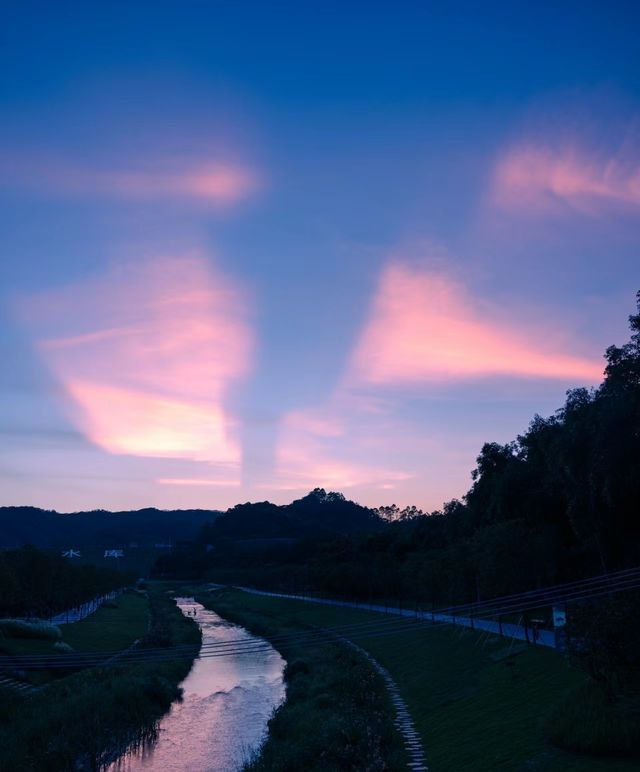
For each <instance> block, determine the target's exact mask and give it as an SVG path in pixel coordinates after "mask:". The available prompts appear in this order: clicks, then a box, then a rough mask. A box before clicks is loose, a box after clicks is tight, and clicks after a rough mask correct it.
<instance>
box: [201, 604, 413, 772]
mask: <svg viewBox="0 0 640 772" xmlns="http://www.w3.org/2000/svg"><path fill="white" fill-rule="evenodd" d="M196 598H197V600H198V601H199V602H200V603H202V604H203V605H204V606H206V607H207V608H210V609H212V610H213V611H215V612H216V613H218V614H220V616H222V617H223V618H225V619H228V620H229V621H230V622H234V623H237V624H240V625H242V626H243V627H245V628H246V629H247V630H249V631H250V632H251V633H253V634H255V635H258V636H261V637H263V638H266V639H267V640H270V639H276V640H278V639H279V641H278V642H276V643H275V644H274V645H276V648H277V649H278V651H280V653H281V654H282V656H283V657H284V658H285V659H286V661H287V667H286V669H285V681H286V684H287V699H286V701H285V702H284V703H283V705H282V706H281V707H280V708H279V709H278V710H277V711H276V713H275V714H274V716H273V718H272V719H271V721H270V723H269V736H268V738H267V740H266V742H265V744H264V746H263V748H262V752H261V753H260V756H259V757H258V758H256V759H255V760H254V761H253V762H252V763H250V764H249V765H248V766H247V767H246V769H247V770H250V772H275V770H281V771H282V770H291V771H293V770H300V769H304V770H305V771H306V770H308V771H309V772H333V770H361V769H367V770H371V772H376V771H378V770H379V771H380V772H382V770H401V769H406V768H407V767H406V761H407V758H406V756H405V751H404V748H403V744H402V738H401V736H400V734H399V732H398V731H397V729H396V727H395V726H394V723H393V719H394V711H393V706H392V704H391V699H390V697H389V694H388V693H387V690H386V687H385V684H384V681H383V679H382V677H381V676H380V674H379V673H377V672H376V671H375V670H374V668H373V667H372V666H371V664H370V663H369V662H367V660H366V659H365V658H364V657H363V656H362V655H360V654H358V653H357V652H355V651H353V650H352V649H350V648H349V647H347V646H345V645H344V644H341V643H339V642H337V641H328V642H326V641H321V642H317V643H316V644H314V645H305V644H304V643H302V642H300V641H296V639H295V637H293V638H289V639H288V640H285V639H280V636H284V635H292V634H297V633H301V632H306V631H308V630H309V626H308V624H306V623H304V622H301V621H296V620H294V619H291V618H289V617H287V616H283V615H280V614H279V613H278V612H277V609H276V610H275V611H273V610H271V609H269V608H268V607H266V606H262V607H261V606H259V605H257V604H255V603H253V602H252V599H250V598H249V596H247V595H246V594H245V593H241V592H239V591H234V590H217V591H214V592H198V593H196Z"/></svg>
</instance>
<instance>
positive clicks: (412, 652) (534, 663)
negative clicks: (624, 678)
mask: <svg viewBox="0 0 640 772" xmlns="http://www.w3.org/2000/svg"><path fill="white" fill-rule="evenodd" d="M209 598H210V602H211V603H212V604H213V605H214V607H216V608H219V609H220V613H221V614H222V615H223V616H227V617H231V618H233V616H234V614H235V613H236V612H237V613H238V615H240V616H241V617H242V618H243V619H245V620H251V619H255V620H260V621H265V622H264V627H263V628H262V630H261V631H259V632H260V634H261V635H263V636H264V637H266V638H272V637H273V636H274V635H277V634H279V633H280V632H282V631H285V630H286V631H288V630H293V629H303V628H306V629H307V630H308V629H309V628H311V627H313V628H314V629H316V630H317V629H318V628H324V629H328V630H329V631H330V632H331V631H332V630H335V631H336V632H338V631H339V632H340V634H341V635H344V636H345V637H348V639H349V640H350V641H352V642H353V643H355V644H357V645H358V646H360V647H361V648H362V649H364V650H365V651H367V652H368V653H369V654H370V655H371V656H372V657H373V658H375V660H376V661H377V662H378V663H379V664H380V665H381V667H383V668H384V669H385V670H386V671H387V672H388V673H389V675H390V677H391V678H392V679H393V681H394V682H395V684H396V685H397V688H398V692H399V695H400V696H401V698H402V699H403V700H404V703H405V705H406V708H407V712H406V713H403V712H402V708H401V709H400V715H401V716H403V715H404V716H405V717H408V716H409V715H410V716H411V718H412V720H413V725H414V727H415V732H416V735H415V739H416V740H420V741H421V743H422V744H423V745H424V748H425V750H426V756H427V759H428V768H429V770H430V772H460V770H473V771H474V772H493V771H494V770H509V771H510V772H511V771H513V770H523V771H524V770H527V772H529V771H530V770H533V771H534V772H536V771H540V772H542V770H544V772H561V771H562V772H612V771H613V772H622V771H623V770H624V772H631V770H636V769H637V763H636V762H637V760H636V759H627V758H618V757H616V756H615V755H614V754H607V753H602V754H600V755H588V754H587V753H583V752H572V751H568V750H564V749H562V748H560V747H557V745H555V744H554V742H553V736H554V731H555V730H557V728H558V727H560V726H561V725H563V722H565V721H567V720H569V719H570V718H571V716H572V715H573V714H574V713H575V709H576V706H577V705H578V703H579V701H580V700H581V699H582V697H581V695H582V694H583V691H582V690H584V688H585V685H586V682H587V679H586V676H585V675H584V673H582V672H581V671H579V670H577V669H575V668H574V667H572V666H571V665H570V664H569V662H568V661H567V660H566V658H565V657H563V656H561V655H560V654H558V653H557V652H556V651H553V650H550V649H546V648H543V647H533V646H527V645H525V644H524V643H521V642H518V641H515V642H514V641H508V640H506V641H505V640H501V639H500V638H499V637H498V636H495V635H492V634H490V633H486V632H484V631H478V630H471V629H469V628H466V627H453V626H451V625H446V624H440V625H439V624H434V625H431V624H428V623H423V622H415V623H414V622H412V621H411V620H409V619H402V618H399V617H395V618H393V617H392V618H390V617H388V616H385V615H383V614H380V613H375V612H370V611H364V610H359V609H353V608H344V607H339V606H328V605H321V604H316V603H306V602H304V601H297V600H290V599H285V598H275V597H269V596H264V595H255V594H249V593H244V592H242V591H240V590H226V591H220V592H219V593H218V600H216V599H215V598H216V593H213V594H211V595H210V596H209ZM348 625H352V626H353V628H352V630H351V631H350V632H347V631H345V630H346V626H348ZM341 627H342V628H343V629H342V630H340V628H341ZM381 628H382V629H384V630H385V632H382V633H381V632H380V630H381ZM387 628H388V629H387ZM274 645H276V646H277V648H280V649H281V650H282V651H283V654H284V656H285V658H286V659H287V661H288V662H291V661H293V660H295V659H299V658H302V657H304V656H306V651H307V649H305V647H304V646H303V645H300V644H297V646H296V652H295V655H294V657H293V658H292V656H291V653H290V652H288V651H286V650H285V649H284V648H282V647H281V646H280V645H279V644H278V643H277V642H275V644H274ZM288 645H290V644H288ZM307 646H308V648H309V649H310V648H312V647H315V648H314V650H315V649H318V650H319V648H320V647H319V646H318V645H317V643H315V642H311V643H310V644H308V645H307ZM325 648H328V645H325ZM318 656H320V653H319V654H318ZM311 666H312V667H313V666H314V665H313V663H312V664H311ZM296 668H297V666H293V667H292V669H291V672H292V673H295V670H296ZM306 677H307V678H308V677H309V676H306ZM292 685H295V678H294V679H293V681H292V682H290V683H289V689H290V697H289V699H288V700H287V702H290V700H291V698H293V701H294V702H296V701H297V700H298V699H299V695H298V693H297V690H296V688H295V686H294V688H293V689H292V688H291V687H292ZM313 699H315V697H312V699H311V701H312V702H313ZM326 699H327V705H328V706H330V707H329V708H328V709H329V710H330V712H331V715H334V714H335V713H336V712H337V710H339V708H336V705H335V703H333V701H332V700H330V699H329V697H327V698H326ZM396 704H397V703H396ZM285 705H286V703H285ZM290 707H291V706H290ZM384 710H386V711H387V715H388V716H393V715H394V712H395V711H394V710H393V703H392V702H391V701H389V700H387V702H386V706H385V707H384ZM305 711H309V714H308V715H307V714H306V713H302V714H298V713H296V712H295V710H290V712H289V714H288V715H289V717H290V720H289V724H288V725H287V731H286V732H283V734H282V737H279V734H278V732H279V731H282V725H280V729H279V728H278V725H277V721H276V722H274V724H273V725H272V726H271V727H270V740H272V739H273V741H274V742H272V748H271V752H273V753H275V750H276V749H275V748H274V747H273V746H274V745H277V743H278V742H280V743H285V742H288V740H287V737H295V736H297V737H304V736H305V734H306V731H307V730H305V728H304V727H305V726H306V724H308V723H309V722H310V721H312V719H314V716H315V719H314V720H315V721H316V722H317V720H318V717H317V713H316V714H314V713H312V712H310V711H311V709H310V708H309V706H308V704H306V703H305ZM338 715H340V714H338ZM285 716H286V711H285V709H284V708H283V710H282V717H285ZM384 728H385V724H384V722H379V723H378V724H377V726H376V729H375V731H380V730H381V729H384ZM586 729H587V730H588V731H589V732H592V733H593V732H595V731H597V729H598V727H596V726H595V725H594V726H591V727H586ZM308 731H309V732H311V734H312V735H313V734H314V733H315V735H317V732H316V730H315V729H313V728H311V727H309V730H308ZM283 738H284V739H283ZM314 739H315V737H314ZM268 745H269V743H267V746H268ZM387 749H388V746H385V752H386V750H387ZM407 766H408V764H407V759H406V754H405V757H404V758H403V759H401V758H400V757H399V756H398V755H396V756H395V761H394V762H392V763H389V762H388V760H387V766H386V767H383V768H386V769H394V770H398V769H404V768H406V767H407ZM298 768H302V767H298ZM316 768H318V767H314V766H313V765H312V766H311V767H310V769H316ZM363 768H365V767H364V766H362V765H361V766H358V765H357V764H354V766H352V767H349V766H348V765H343V766H339V765H335V766H331V765H326V766H325V767H324V769H331V770H332V769H363ZM368 768H375V767H368ZM255 769H259V770H266V769H292V770H293V769H296V767H295V766H290V767H287V766H286V765H284V764H281V765H280V766H278V765H277V764H273V765H271V766H270V765H263V766H257V767H255Z"/></svg>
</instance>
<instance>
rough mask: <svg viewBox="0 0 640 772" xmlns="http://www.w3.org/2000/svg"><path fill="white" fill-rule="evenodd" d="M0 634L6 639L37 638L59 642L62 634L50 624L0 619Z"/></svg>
mask: <svg viewBox="0 0 640 772" xmlns="http://www.w3.org/2000/svg"><path fill="white" fill-rule="evenodd" d="M0 633H1V634H2V635H5V636H6V637H7V638H39V639H42V640H47V641H59V640H60V639H61V638H62V632H61V631H60V628H59V627H58V626H57V625H52V624H51V623H50V622H41V621H38V622H26V621H25V620H23V619H0Z"/></svg>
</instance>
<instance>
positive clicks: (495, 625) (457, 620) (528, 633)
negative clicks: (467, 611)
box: [238, 587, 557, 649]
mask: <svg viewBox="0 0 640 772" xmlns="http://www.w3.org/2000/svg"><path fill="white" fill-rule="evenodd" d="M238 589H239V590H243V591H244V592H251V593H253V594H255V595H269V596H271V597H273V598H288V599H290V600H303V601H307V602H309V603H322V604H324V605H328V606H343V607H346V608H359V609H364V610H365V611H380V612H382V613H383V614H397V615H399V616H404V617H411V618H412V619H423V620H425V621H429V622H445V623H447V624H452V625H459V626H461V627H469V628H473V629H474V630H483V631H485V632H488V633H495V634H496V635H500V634H502V635H503V636H504V637H505V638H510V639H512V640H513V639H515V640H520V641H527V642H528V643H532V644H536V645H539V646H547V647H549V648H551V649H555V648H556V647H557V643H556V633H555V631H553V630H536V629H534V628H532V627H528V628H525V627H524V625H518V624H513V623H511V622H502V624H501V623H500V622H497V621H495V620H494V619H476V618H475V617H473V618H472V617H466V616H453V615H452V614H441V613H438V612H437V611H436V612H431V611H417V610H411V609H403V608H398V607H395V606H381V605H377V604H375V603H355V602H353V601H348V600H332V599H330V598H312V597H311V596H309V595H291V594H287V593H282V592H267V591H266V590H257V589H255V588H254V587H238Z"/></svg>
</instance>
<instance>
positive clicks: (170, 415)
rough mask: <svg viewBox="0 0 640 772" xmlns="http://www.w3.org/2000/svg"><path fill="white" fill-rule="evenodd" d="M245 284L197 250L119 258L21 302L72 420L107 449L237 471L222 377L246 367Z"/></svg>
mask: <svg viewBox="0 0 640 772" xmlns="http://www.w3.org/2000/svg"><path fill="white" fill-rule="evenodd" d="M247 305H248V304H247V301H246V298H245V296H244V293H243V292H242V291H241V290H240V289H239V288H238V287H237V286H236V285H235V284H233V283H232V282H230V281H229V280H228V279H227V278H225V277H223V276H222V275H221V274H219V273H217V272H215V271H213V270H212V269H211V268H210V266H209V265H208V263H207V261H206V260H204V259H202V258H200V257H187V258H180V259H176V258H164V259H157V260H153V261H147V262H143V263H138V264H129V265H121V266H118V267H116V268H114V269H113V270H111V271H110V273H108V274H107V275H106V276H104V277H102V278H99V279H95V280H89V281H86V282H81V283H78V284H75V285H72V286H70V287H67V288H64V289H61V290H54V291H50V292H46V293H42V294H40V295H38V296H35V297H32V298H30V299H29V300H28V301H27V302H25V303H24V304H23V307H22V312H23V316H24V318H25V319H26V320H27V322H28V324H29V325H30V326H31V328H32V330H33V332H34V335H35V336H36V338H37V341H38V347H39V349H40V351H41V352H42V355H43V356H44V357H45V359H46V362H47V363H48V365H49V367H50V368H51V370H52V372H53V373H54V374H55V376H56V377H57V379H58V380H59V382H60V383H61V384H62V386H63V389H64V391H65V393H66V395H67V398H68V400H69V402H70V405H71V407H70V412H71V416H72V418H73V420H74V422H75V423H76V424H77V426H78V427H79V428H80V429H81V430H82V431H83V433H84V434H85V436H86V437H87V438H88V439H90V440H91V441H92V442H93V443H95V444H96V445H98V446H99V447H101V448H103V449H105V450H107V451H109V452H111V453H118V454H129V455H135V456H150V457H170V458H184V459H192V460H198V461H206V462H209V463H211V464H219V465H223V466H224V467H225V468H227V467H228V468H230V469H233V470H235V473H236V474H237V473H238V468H239V464H240V460H241V450H240V446H239V442H238V440H237V439H236V437H235V428H236V427H235V421H234V419H233V417H232V416H231V414H230V413H229V411H228V410H227V409H226V406H225V405H226V398H227V396H228V392H229V390H230V388H231V387H232V386H233V385H234V384H236V383H237V382H238V381H239V380H240V379H241V378H243V377H244V376H246V375H247V374H248V372H249V369H250V364H251V359H252V345H253V341H252V332H251V330H250V327H249V323H248V320H247V313H246V308H247Z"/></svg>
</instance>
